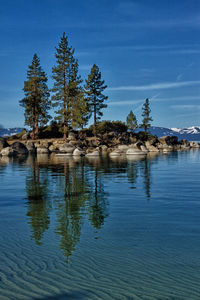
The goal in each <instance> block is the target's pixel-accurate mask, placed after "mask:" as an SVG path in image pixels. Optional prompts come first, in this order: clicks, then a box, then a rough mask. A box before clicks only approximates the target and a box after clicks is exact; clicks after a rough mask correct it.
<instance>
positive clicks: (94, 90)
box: [85, 64, 108, 136]
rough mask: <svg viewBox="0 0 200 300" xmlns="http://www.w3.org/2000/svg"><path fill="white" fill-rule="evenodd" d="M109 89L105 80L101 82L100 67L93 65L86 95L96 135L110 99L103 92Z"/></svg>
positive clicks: (87, 81)
mask: <svg viewBox="0 0 200 300" xmlns="http://www.w3.org/2000/svg"><path fill="white" fill-rule="evenodd" d="M106 88H107V86H106V85H104V80H101V72H100V71H99V68H98V66H96V65H95V64H94V65H93V67H92V69H91V72H90V74H89V75H88V79H87V80H86V85H85V93H86V95H87V101H88V105H89V108H90V113H91V114H93V116H94V135H95V136H96V133H97V121H98V120H100V117H101V116H102V115H103V113H102V111H101V110H102V109H103V108H106V107H107V104H104V101H105V100H107V99H108V97H107V96H105V95H103V94H102V92H103V91H104V90H105V89H106Z"/></svg>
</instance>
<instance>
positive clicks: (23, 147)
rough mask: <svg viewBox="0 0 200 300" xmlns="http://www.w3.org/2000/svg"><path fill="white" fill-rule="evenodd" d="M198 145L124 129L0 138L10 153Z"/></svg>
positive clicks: (114, 153)
mask: <svg viewBox="0 0 200 300" xmlns="http://www.w3.org/2000/svg"><path fill="white" fill-rule="evenodd" d="M191 148H200V145H199V143H197V142H188V141H187V140H182V141H178V138H177V137H174V136H164V137H162V138H156V137H151V138H150V139H148V140H147V141H141V140H139V139H137V135H135V136H133V135H132V136H131V135H128V134H127V133H122V134H116V133H115V132H110V133H106V134H104V135H103V136H101V137H99V136H98V137H92V136H87V135H84V134H82V135H79V134H78V133H74V132H71V133H69V135H68V138H67V139H66V140H65V141H64V140H61V139H57V140H45V139H44V140H37V141H35V142H33V141H30V140H27V141H22V142H15V143H13V144H11V145H9V144H8V142H7V141H6V140H5V139H4V138H0V155H2V156H14V155H25V154H28V153H32V154H49V153H51V152H54V153H56V154H57V155H67V156H71V155H73V156H87V157H97V156H99V155H104V154H108V155H109V156H110V157H118V156H121V155H124V154H125V155H128V156H129V155H146V154H147V153H148V152H155V153H156V152H163V153H168V152H170V151H173V150H188V149H191Z"/></svg>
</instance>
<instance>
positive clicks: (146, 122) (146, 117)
mask: <svg viewBox="0 0 200 300" xmlns="http://www.w3.org/2000/svg"><path fill="white" fill-rule="evenodd" d="M142 110H143V113H142V117H143V120H142V124H141V125H140V127H142V128H144V131H145V132H148V129H149V127H150V122H151V121H153V119H152V117H150V113H151V109H150V107H149V99H148V98H147V99H146V101H145V103H144V104H143V107H142Z"/></svg>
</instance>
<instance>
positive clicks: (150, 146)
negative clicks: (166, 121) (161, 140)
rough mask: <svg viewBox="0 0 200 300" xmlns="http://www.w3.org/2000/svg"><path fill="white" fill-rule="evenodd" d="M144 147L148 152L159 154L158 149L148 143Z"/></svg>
mask: <svg viewBox="0 0 200 300" xmlns="http://www.w3.org/2000/svg"><path fill="white" fill-rule="evenodd" d="M145 146H146V148H147V150H148V151H149V152H159V149H158V148H157V147H155V146H154V145H153V144H152V143H151V142H150V141H146V142H145Z"/></svg>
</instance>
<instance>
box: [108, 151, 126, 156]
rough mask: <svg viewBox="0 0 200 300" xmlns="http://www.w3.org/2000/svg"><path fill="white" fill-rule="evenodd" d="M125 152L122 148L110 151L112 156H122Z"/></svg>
mask: <svg viewBox="0 0 200 300" xmlns="http://www.w3.org/2000/svg"><path fill="white" fill-rule="evenodd" d="M122 154H123V152H122V151H121V150H120V149H115V150H114V151H112V152H110V153H109V156H110V157H115V156H121V155H122Z"/></svg>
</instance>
